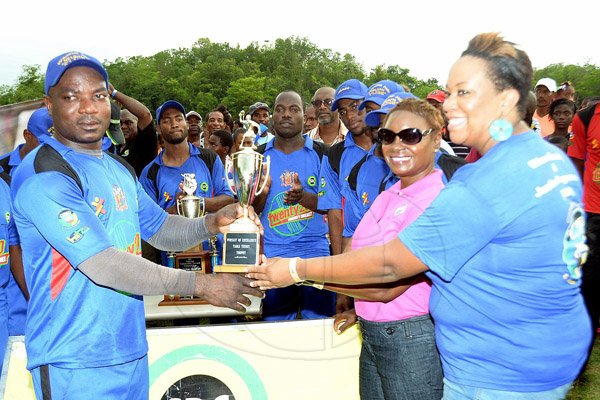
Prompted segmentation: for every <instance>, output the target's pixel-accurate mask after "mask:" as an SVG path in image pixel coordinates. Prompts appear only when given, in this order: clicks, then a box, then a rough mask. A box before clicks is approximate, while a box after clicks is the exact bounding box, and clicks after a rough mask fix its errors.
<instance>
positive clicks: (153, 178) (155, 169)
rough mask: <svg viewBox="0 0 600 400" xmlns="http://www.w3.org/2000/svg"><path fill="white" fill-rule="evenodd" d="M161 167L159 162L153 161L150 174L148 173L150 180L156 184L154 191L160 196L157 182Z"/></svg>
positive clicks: (149, 169) (149, 170)
mask: <svg viewBox="0 0 600 400" xmlns="http://www.w3.org/2000/svg"><path fill="white" fill-rule="evenodd" d="M159 169H160V165H158V164H157V163H155V162H154V161H153V162H152V165H151V166H150V168H148V175H146V176H147V177H148V179H149V180H150V182H152V184H153V185H154V191H155V192H156V196H159V193H158V183H157V180H158V170H159Z"/></svg>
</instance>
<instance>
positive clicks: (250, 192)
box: [213, 147, 270, 272]
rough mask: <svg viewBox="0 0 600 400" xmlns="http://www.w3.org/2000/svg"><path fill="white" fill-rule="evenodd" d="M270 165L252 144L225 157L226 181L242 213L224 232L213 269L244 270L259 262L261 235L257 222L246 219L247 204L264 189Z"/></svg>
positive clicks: (224, 270) (215, 270) (216, 270)
mask: <svg viewBox="0 0 600 400" xmlns="http://www.w3.org/2000/svg"><path fill="white" fill-rule="evenodd" d="M269 166H270V159H269V158H268V157H267V159H266V161H265V160H264V156H263V155H262V154H260V153H257V152H255V151H254V150H252V148H251V147H244V148H242V150H241V151H238V152H237V153H235V154H233V158H229V157H227V160H226V161H225V172H226V176H227V182H228V183H229V186H230V187H231V190H232V191H233V192H234V193H235V194H236V195H237V197H238V200H239V202H240V204H241V205H242V208H243V210H244V214H243V216H242V217H241V218H239V219H237V220H236V221H235V222H234V223H232V224H231V225H230V226H229V232H227V233H225V234H224V235H223V236H224V238H223V263H222V265H219V266H215V267H214V268H213V271H214V272H244V270H245V268H246V267H247V266H250V265H258V260H259V255H260V253H259V250H260V234H259V232H258V227H257V226H256V224H255V223H254V222H252V220H251V219H250V218H248V207H249V206H250V204H252V202H253V201H254V197H255V196H257V195H259V194H260V193H261V192H262V191H263V189H264V188H265V184H266V183H267V178H268V176H269ZM261 179H262V181H263V182H262V185H261V184H260V181H261ZM259 186H260V188H259Z"/></svg>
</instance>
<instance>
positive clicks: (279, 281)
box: [246, 255, 294, 290]
mask: <svg viewBox="0 0 600 400" xmlns="http://www.w3.org/2000/svg"><path fill="white" fill-rule="evenodd" d="M289 262H290V259H289V258H279V257H275V258H269V259H268V260H267V258H266V257H265V256H264V255H263V256H262V262H261V263H260V264H259V265H257V266H252V267H248V268H246V277H247V278H252V279H255V281H254V282H252V283H251V286H253V287H258V288H260V290H267V289H274V288H282V287H286V286H290V285H292V284H293V283H294V280H293V279H292V276H291V275H290V271H289Z"/></svg>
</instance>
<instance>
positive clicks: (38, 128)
mask: <svg viewBox="0 0 600 400" xmlns="http://www.w3.org/2000/svg"><path fill="white" fill-rule="evenodd" d="M51 135H52V118H50V115H48V109H47V108H46V107H42V108H38V109H37V110H35V111H34V112H33V113H32V114H31V116H30V117H29V121H27V128H26V129H24V130H23V139H24V140H25V143H22V144H20V145H19V146H17V148H16V149H14V150H13V151H11V152H10V153H8V154H7V155H6V156H4V157H3V158H2V159H0V167H1V168H2V169H3V170H4V172H5V173H7V174H9V175H10V176H12V175H13V173H14V171H15V168H16V167H17V166H18V165H19V164H21V161H22V160H23V158H25V156H26V155H27V154H29V153H30V152H31V151H32V150H33V149H35V148H36V147H37V146H39V145H40V143H44V142H45V141H47V140H49V139H50V138H51ZM17 258H18V259H19V260H17ZM20 258H21V256H20V255H19V254H15V255H13V261H15V262H16V261H18V262H19V263H20V262H21V260H20ZM17 273H18V272H17ZM6 296H7V299H8V332H9V334H10V335H11V336H18V335H24V334H25V321H26V320H27V301H28V300H29V293H28V292H27V287H26V285H25V277H24V276H22V275H21V276H15V274H14V273H12V272H11V274H10V275H9V280H8V285H7V287H6Z"/></svg>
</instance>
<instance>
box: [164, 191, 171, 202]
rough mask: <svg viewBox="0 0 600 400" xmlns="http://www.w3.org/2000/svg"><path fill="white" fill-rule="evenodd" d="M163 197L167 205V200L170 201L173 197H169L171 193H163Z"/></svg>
mask: <svg viewBox="0 0 600 400" xmlns="http://www.w3.org/2000/svg"><path fill="white" fill-rule="evenodd" d="M163 197H164V198H165V203H168V202H169V200H171V199H172V198H173V197H171V193H169V192H164V193H163Z"/></svg>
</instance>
